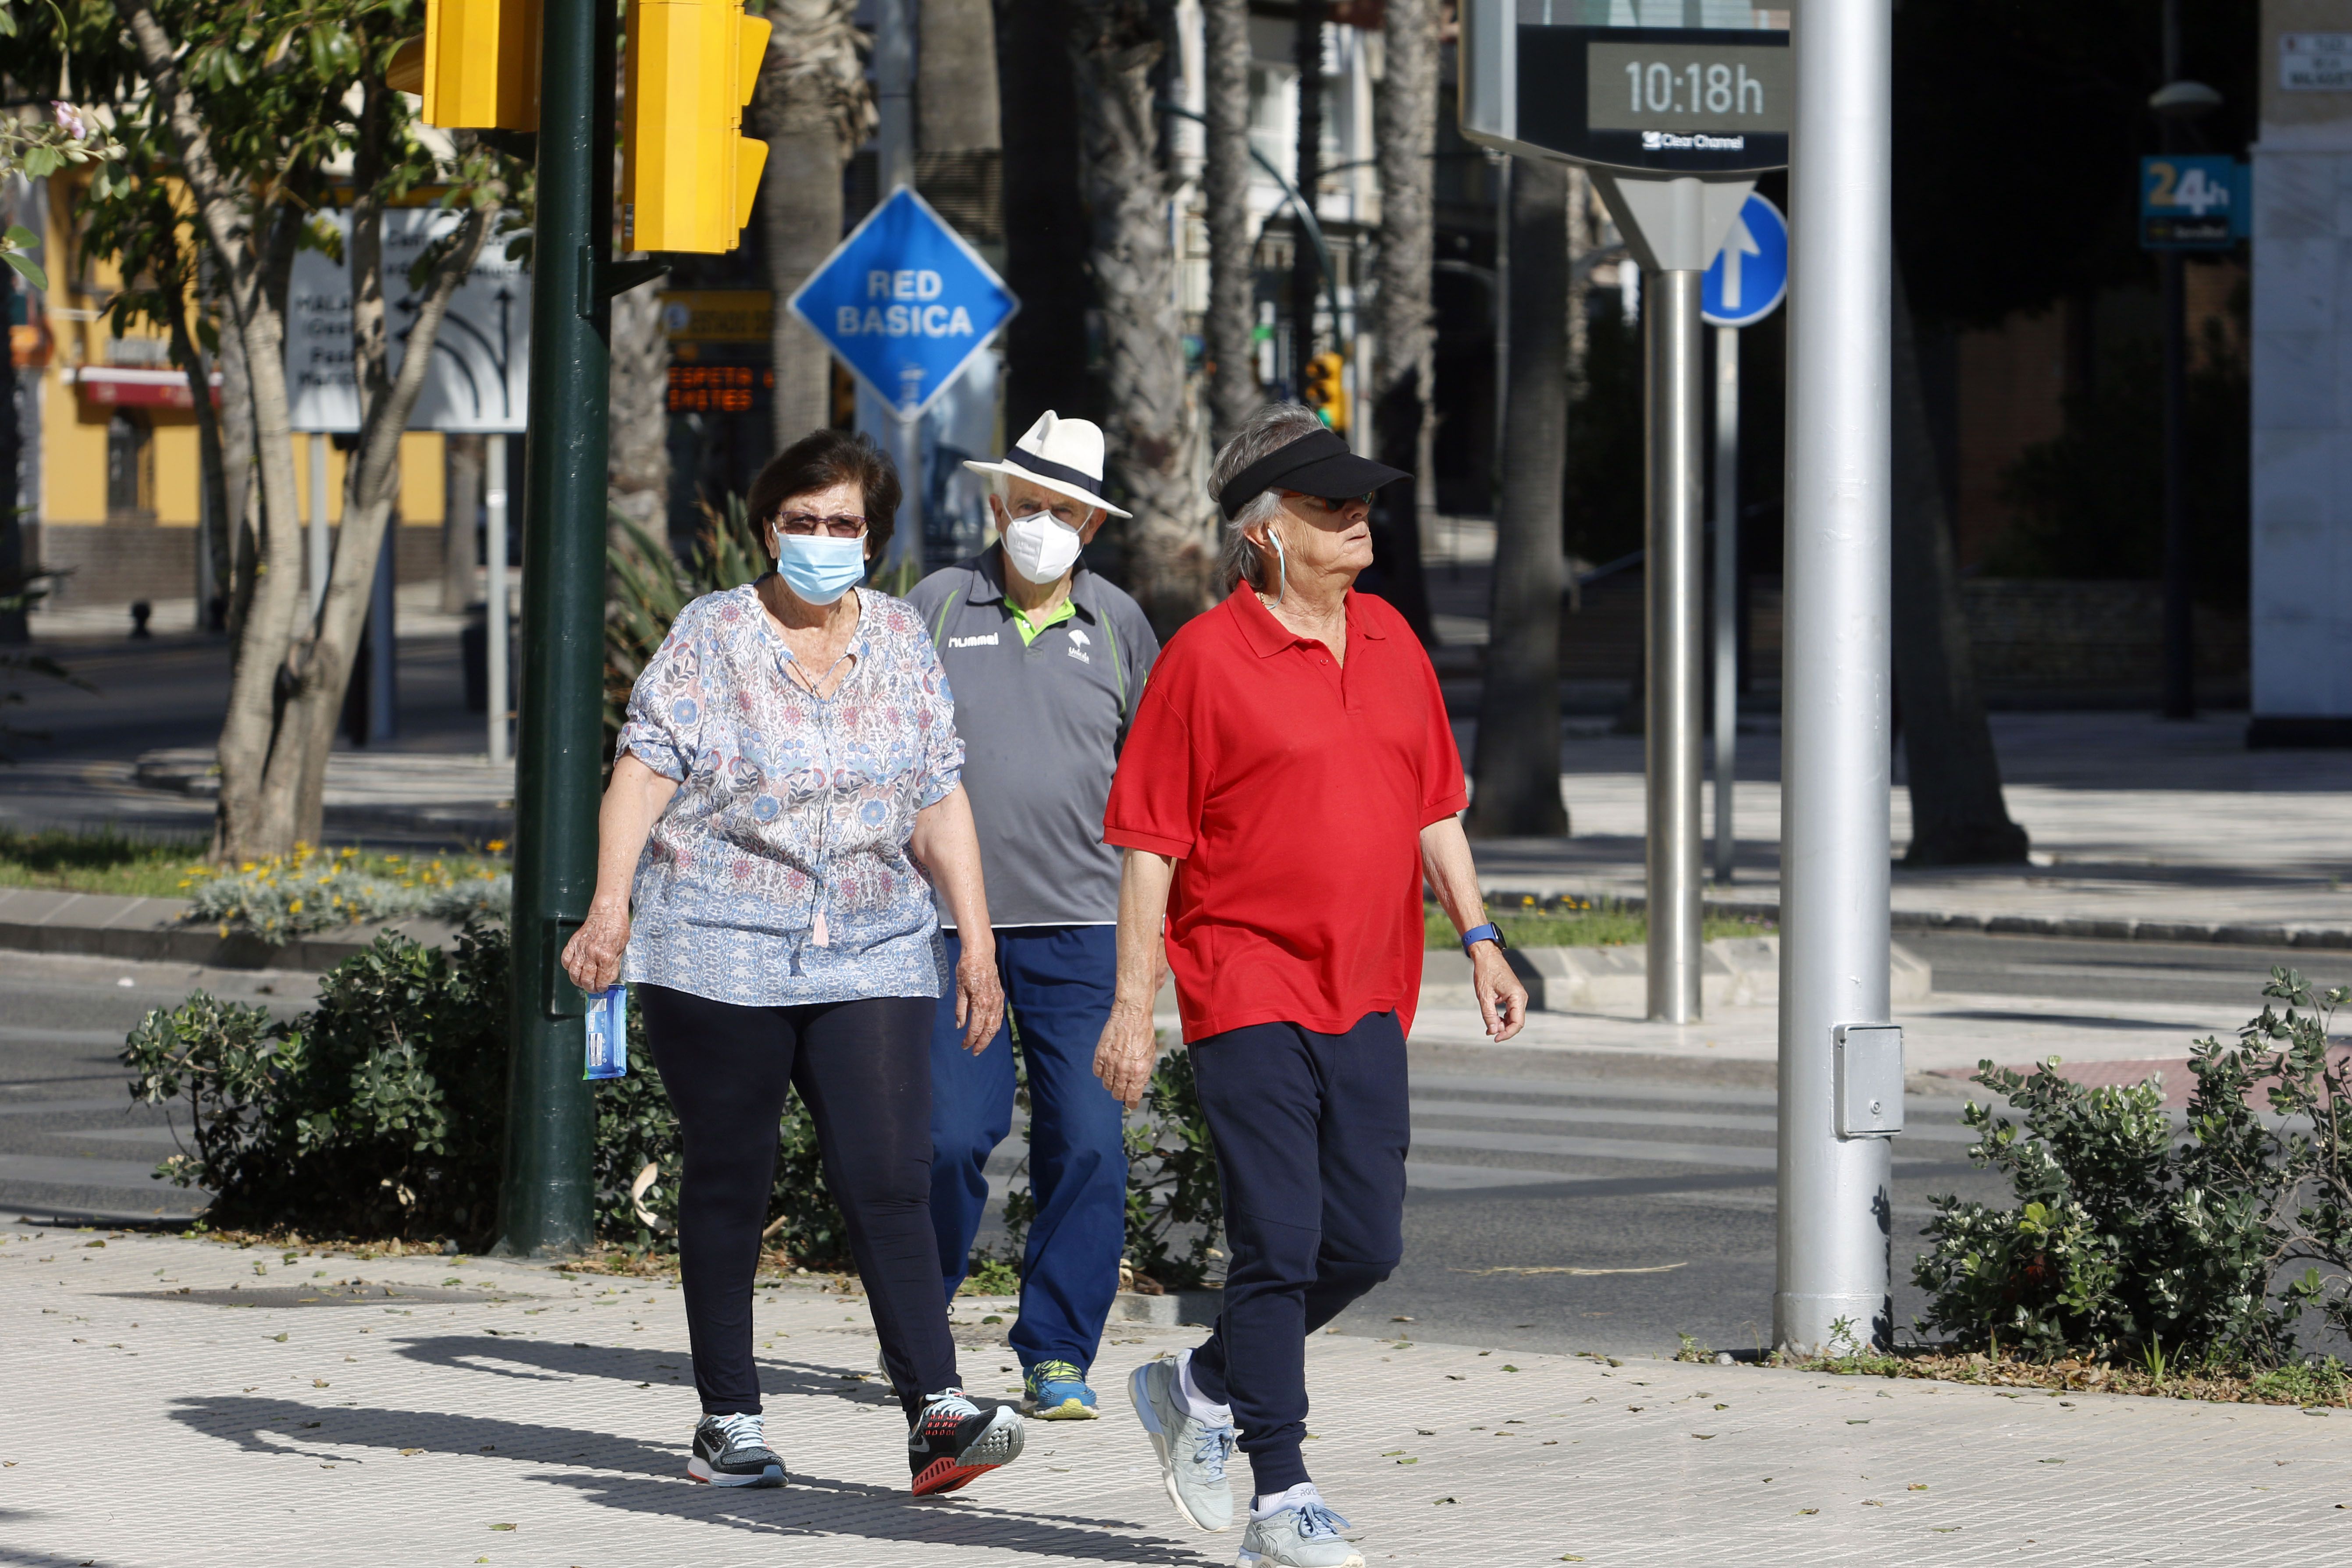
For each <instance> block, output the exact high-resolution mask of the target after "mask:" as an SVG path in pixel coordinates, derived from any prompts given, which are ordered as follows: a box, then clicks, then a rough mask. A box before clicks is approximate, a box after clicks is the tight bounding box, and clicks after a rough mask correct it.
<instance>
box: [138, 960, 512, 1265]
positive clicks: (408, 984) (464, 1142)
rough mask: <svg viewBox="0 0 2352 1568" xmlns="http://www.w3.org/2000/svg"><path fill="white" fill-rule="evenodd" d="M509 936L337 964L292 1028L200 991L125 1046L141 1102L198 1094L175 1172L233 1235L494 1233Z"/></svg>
mask: <svg viewBox="0 0 2352 1568" xmlns="http://www.w3.org/2000/svg"><path fill="white" fill-rule="evenodd" d="M507 975H508V951H507V941H506V933H505V932H504V931H501V930H498V929H496V928H488V927H475V928H469V929H468V930H467V931H466V932H465V933H464V934H462V935H461V936H460V937H459V938H458V940H457V949H456V951H455V952H441V951H440V950H438V949H435V948H428V947H423V946H420V945H418V944H417V943H416V942H412V941H410V940H409V939H408V938H406V937H404V936H401V935H398V934H396V933H387V934H385V935H383V936H381V937H379V938H377V939H376V941H375V942H374V944H373V946H371V947H370V948H369V949H368V950H367V951H366V952H361V953H358V954H355V955H353V956H352V957H351V958H349V959H347V960H345V961H344V962H343V963H340V964H338V965H336V966H335V968H334V969H333V970H331V971H330V972H329V973H327V974H326V976H325V977H324V978H323V979H322V980H321V982H320V990H319V1005H318V1006H317V1007H316V1008H315V1009H314V1010H312V1011H311V1012H310V1013H308V1014H306V1015H304V1016H302V1017H301V1018H299V1019H298V1020H296V1021H294V1022H292V1023H272V1022H271V1021H270V1019H269V1016H268V1014H267V1013H265V1012H264V1011H263V1010H262V1009H260V1008H258V1007H250V1006H245V1005H238V1004H235V1003H223V1002H220V1001H217V1000H215V998H214V997H212V996H210V995H207V994H205V993H203V992H198V993H196V994H194V995H193V996H191V997H189V998H188V1000H187V1001H186V1002H185V1003H184V1004H182V1005H180V1006H179V1007H178V1008H176V1009H174V1010H173V1011H171V1012H168V1013H167V1012H165V1011H163V1009H161V1008H158V1009H156V1010H155V1011H154V1012H152V1013H150V1014H149V1015H148V1016H147V1017H146V1018H145V1019H144V1020H143V1021H142V1023H141V1024H140V1025H139V1026H138V1027H137V1028H136V1029H134V1030H132V1031H131V1035H130V1037H129V1038H128V1039H127V1040H126V1041H125V1042H124V1045H123V1049H122V1061H123V1065H124V1066H126V1067H128V1068H130V1069H131V1094H132V1096H133V1097H134V1098H136V1099H139V1100H144V1101H146V1102H148V1103H150V1104H161V1103H163V1102H165V1101H167V1100H185V1102H186V1104H187V1108H188V1110H189V1112H190V1120H191V1121H192V1123H193V1129H194V1131H193V1141H194V1145H195V1147H194V1150H193V1151H190V1152H183V1153H181V1154H178V1155H174V1156H173V1157H172V1158H171V1159H169V1160H166V1161H165V1162H164V1163H163V1165H162V1166H161V1167H159V1169H158V1172H157V1173H158V1174H159V1175H163V1176H164V1177H166V1178H168V1179H170V1180H172V1181H173V1182H176V1183H178V1184H181V1185H183V1186H204V1187H206V1188H209V1189H211V1191H212V1192H213V1193H214V1194H215V1199H214V1202H213V1205H212V1207H211V1208H210V1209H209V1210H208V1211H207V1218H208V1219H209V1220H211V1221H212V1223H214V1224H215V1225H241V1226H294V1227H297V1228H300V1229H307V1230H318V1231H329V1232H337V1233H344V1234H363V1235H369V1236H381V1237H399V1238H402V1239H408V1238H422V1237H472V1238H487V1237H488V1232H489V1229H490V1227H491V1226H492V1225H493V1224H494V1223H495V1219H496V1209H497V1195H498V1172H499V1143H500V1140H501V1136H502V1134H503V1132H504V1121H505V1110H506V1060H507V1051H506V1037H505V1036H506V1031H505V1018H506V997H507Z"/></svg>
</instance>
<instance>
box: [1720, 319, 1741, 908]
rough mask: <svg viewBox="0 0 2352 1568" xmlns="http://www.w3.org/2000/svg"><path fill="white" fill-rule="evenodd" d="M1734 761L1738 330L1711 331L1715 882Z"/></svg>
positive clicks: (1727, 848)
mask: <svg viewBox="0 0 2352 1568" xmlns="http://www.w3.org/2000/svg"><path fill="white" fill-rule="evenodd" d="M1738 761H1739V329H1738V327H1717V328H1716V329H1715V879H1716V881H1717V882H1718V883H1728V882H1729V881H1730V880H1731V859H1732V853H1733V851H1734V850H1735V849H1737V848H1738V837H1737V836H1736V835H1735V833H1734V832H1733V830H1732V826H1731V795H1732V789H1733V784H1734V780H1735V777H1736V775H1737V773H1738Z"/></svg>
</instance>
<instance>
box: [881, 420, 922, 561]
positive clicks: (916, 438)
mask: <svg viewBox="0 0 2352 1568" xmlns="http://www.w3.org/2000/svg"><path fill="white" fill-rule="evenodd" d="M898 450H899V452H900V453H901V454H903V456H902V458H901V459H900V462H899V465H898V485H899V501H898V512H899V522H898V527H897V528H896V529H894V530H893V531H892V532H891V536H890V557H889V559H888V560H887V561H883V562H878V563H876V564H877V570H879V569H882V568H885V567H890V566H895V565H897V564H898V563H900V562H903V561H907V560H909V559H911V560H912V561H913V562H914V563H915V573H916V575H917V576H920V575H921V574H922V566H923V421H922V416H920V415H916V414H908V413H905V412H903V411H902V412H901V413H900V414H899V416H898Z"/></svg>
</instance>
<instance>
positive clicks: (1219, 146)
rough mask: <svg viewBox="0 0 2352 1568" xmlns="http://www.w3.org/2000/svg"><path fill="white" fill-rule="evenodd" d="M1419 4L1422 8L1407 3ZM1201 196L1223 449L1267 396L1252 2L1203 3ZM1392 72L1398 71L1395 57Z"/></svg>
mask: <svg viewBox="0 0 2352 1568" xmlns="http://www.w3.org/2000/svg"><path fill="white" fill-rule="evenodd" d="M1408 3H1409V4H1421V3H1423V0H1408ZM1201 27H1202V35H1203V38H1204V46H1203V47H1202V61H1201V76H1202V84H1201V85H1202V100H1203V102H1202V110H1203V117H1204V118H1205V119H1206V120H1207V121H1208V122H1209V123H1208V127H1207V132H1206V134H1205V136H1204V137H1203V142H1204V146H1203V148H1202V163H1201V195H1202V205H1203V206H1204V207H1205V209H1206V211H1205V215H1204V216H1206V217H1207V220H1208V228H1209V310H1208V315H1207V318H1206V320H1204V321H1202V338H1203V339H1204V340H1205V342H1204V344H1203V346H1204V347H1205V349H1206V350H1207V353H1208V361H1209V365H1208V370H1209V375H1208V382H1209V412H1210V426H1211V430H1212V432H1213V440H1214V441H1215V442H1216V444H1217V445H1219V446H1223V445H1224V443H1225V442H1226V440H1227V439H1229V438H1230V437H1232V436H1233V434H1234V431H1236V430H1238V429H1240V428H1241V427H1242V421H1243V420H1244V419H1247V418H1248V417H1249V416H1250V414H1251V412H1252V411H1253V410H1255V408H1256V407H1257V405H1259V404H1261V403H1263V402H1265V393H1264V392H1263V391H1261V390H1260V389H1259V386H1258V384H1257V355H1256V353H1255V352H1254V345H1253V343H1252V342H1251V334H1252V333H1253V332H1254V331H1255V329H1256V326H1257V257H1256V248H1257V236H1256V235H1255V233H1254V232H1253V231H1252V230H1251V227H1250V215H1249V177H1250V154H1249V68H1250V45H1249V5H1248V0H1202V3H1201ZM1390 58H1391V65H1390V67H1389V68H1390V70H1391V72H1393V71H1394V70H1395V69H1396V67H1395V65H1394V63H1393V61H1394V58H1395V57H1394V56H1393V54H1391V57H1390Z"/></svg>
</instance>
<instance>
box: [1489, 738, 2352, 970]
mask: <svg viewBox="0 0 2352 1568" xmlns="http://www.w3.org/2000/svg"><path fill="white" fill-rule="evenodd" d="M1992 726H1993V735H1994V739H1995V742H1996V743H1997V745H1998V746H1999V748H2000V761H2001V775H2002V783H2003V793H2004V795H2005V796H2006V798H2007V800H2008V803H2009V810H2010V815H2011V816H2012V817H2013V818H2015V819H2016V820H2017V821H2018V822H2020V823H2021V824H2022V825H2023V826H2024V827H2025V828H2026V831H2027V832H2028V833H2029V834H2030V835H2031V836H2032V854H2033V864H2032V866H2030V867H2026V868H1952V869H1942V870H1918V871H1914V870H1907V869H1905V868H1901V867H1899V866H1898V867H1897V868H1895V876H1894V890H1893V902H1894V908H1895V915H1896V921H1897V923H1898V924H1902V923H1905V922H1906V921H1907V922H1909V923H1912V924H1924V925H1936V924H1954V925H1959V926H1964V927H1969V926H1973V927H1978V928H1983V929H1992V930H2017V931H2041V932H2044V933H2047V934H2053V935H2058V934H2064V935H2076V936H2106V937H2125V936H2134V935H2137V936H2141V937H2156V938H2160V939H2164V940H2178V941H2200V940H2210V939H2211V938H2213V937H2214V936H2216V935H2217V934H2223V933H2228V934H2230V935H2234V936H2237V937H2239V938H2240V939H2242V940H2252V941H2260V942H2279V941H2281V939H2282V938H2283V937H2284V940H2286V941H2288V942H2297V943H2298V944H2300V943H2301V942H2313V943H2314V944H2315V945H2332V946H2352V837H2347V834H2346V832H2345V824H2347V822H2352V752H2337V751H2308V752H2250V751H2248V750H2246V746H2245V716H2244V715H2243V714H2218V715H2209V716H2208V717H2206V718H2203V719H2199V720H2196V721H2190V722H2186V723H2171V722H2166V721H2161V720H2158V719H2154V718H2151V717H2148V716H2147V715H2144V714H2137V713H1996V714H1994V715H1993V716H1992ZM1455 731H1456V734H1457V736H1458V738H1459V739H1460V742H1461V744H1462V749H1463V755H1464V757H1465V758H1468V757H1470V756H1472V755H1474V754H1475V731H1476V725H1475V723H1467V722H1465V723H1458V724H1456V725H1455ZM1561 756H1562V764H1563V765H1562V773H1561V778H1560V794H1561V797H1562V799H1563V800H1564V801H1565V802H1566V804H1567V806H1568V811H1569V820H1570V827H1571V828H1572V830H1573V832H1574V837H1570V838H1565V839H1505V840H1494V841H1489V842H1487V843H1484V844H1480V845H1478V846H1477V847H1476V848H1477V851H1478V865H1479V870H1480V873H1481V876H1482V878H1483V879H1484V880H1485V882H1486V886H1487V887H1489V888H1507V889H1527V890H1530V891H1537V892H1545V893H1551V892H1572V893H1579V894H1587V895H1590V894H1609V895H1614V896H1618V897H1639V896H1641V894H1642V891H1643V865H1642V856H1643V845H1642V835H1643V787H1642V740H1641V737H1640V736H1638V735H1631V736H1628V735H1581V736H1577V737H1574V738H1571V739H1570V740H1569V741H1568V742H1566V743H1565V744H1564V745H1563V746H1562V748H1561ZM1896 762H1897V766H1896V774H1895V776H1896V781H1897V782H1896V783H1895V785H1894V787H1893V789H1892V792H1891V795H1890V797H1889V804H1890V805H1891V807H1892V817H1893V821H1892V831H1891V834H1890V840H1891V842H1890V846H1889V847H1890V849H1891V850H1892V852H1894V853H1895V854H1897V855H1899V854H1900V853H1901V852H1902V851H1903V849H1904V848H1905V847H1906V846H1907V845H1908V844H1909V842H1910V837H1911V798H1910V792H1909V790H1908V789H1906V788H1905V787H1904V786H1903V785H1902V784H1901V782H1900V781H1901V779H1902V776H1903V775H1902V769H1901V754H1900V748H1899V747H1898V748H1897V757H1896ZM1738 764H1739V778H1738V784H1737V785H1736V788H1735V794H1734V797H1733V807H1734V817H1735V821H1734V827H1735V832H1736V836H1737V837H1738V867H1737V877H1736V879H1735V880H1734V882H1733V883H1732V884H1731V885H1730V886H1729V887H1727V888H1717V887H1715V886H1712V885H1710V886H1709V888H1708V889H1707V897H1708V898H1709V899H1710V900H1716V901H1718V902H1723V903H1729V904H1738V905H1746V906H1751V907H1757V906H1760V907H1766V908H1775V907H1777V906H1778V904H1779V902H1780V736H1779V735H1777V734H1773V733H1763V734H1742V735H1741V736H1740V738H1739V754H1738ZM1703 793H1704V799H1703V802H1702V805H1701V812H1700V816H1701V821H1702V822H1704V823H1705V824H1706V825H1707V830H1708V831H1709V832H1710V833H1711V832H1712V831H1713V825H1714V821H1715V804H1714V792H1713V790H1712V788H1711V787H1710V788H1708V789H1707V790H1706V791H1705V792H1703Z"/></svg>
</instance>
